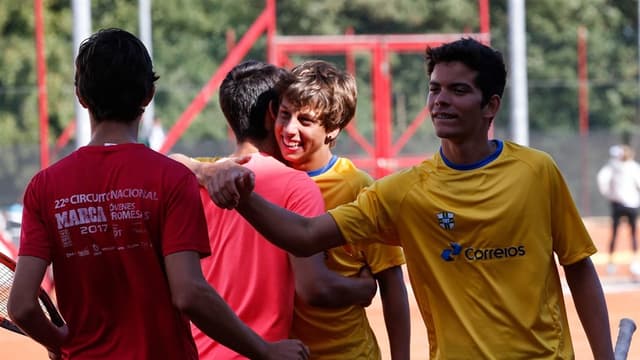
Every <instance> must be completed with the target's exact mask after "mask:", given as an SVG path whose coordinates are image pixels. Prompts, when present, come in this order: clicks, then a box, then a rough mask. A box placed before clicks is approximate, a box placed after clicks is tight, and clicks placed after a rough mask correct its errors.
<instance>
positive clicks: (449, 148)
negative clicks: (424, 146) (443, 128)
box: [441, 139, 496, 165]
mask: <svg viewBox="0 0 640 360" xmlns="http://www.w3.org/2000/svg"><path fill="white" fill-rule="evenodd" d="M441 146H442V152H443V153H444V156H445V157H446V158H447V160H449V161H451V162H452V163H455V164H459V165H466V164H473V163H475V162H478V161H480V160H482V159H485V158H486V157H487V156H489V155H491V154H492V153H493V152H494V151H495V150H496V144H495V142H493V141H490V140H488V139H483V140H482V141H479V142H476V143H469V142H464V143H456V142H454V141H452V140H448V139H442V141H441Z"/></svg>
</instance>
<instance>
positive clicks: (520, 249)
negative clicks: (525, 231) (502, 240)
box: [440, 242, 527, 261]
mask: <svg viewBox="0 0 640 360" xmlns="http://www.w3.org/2000/svg"><path fill="white" fill-rule="evenodd" d="M460 254H462V256H464V258H465V259H467V260H468V261H487V260H497V259H505V258H512V257H520V256H525V255H526V254H527V251H526V250H525V247H524V245H519V246H509V247H504V248H474V247H468V248H462V246H461V245H460V244H458V243H455V242H452V243H450V244H449V247H448V248H446V249H444V250H442V253H440V257H441V258H442V259H443V260H444V261H454V260H455V259H456V258H457V257H458V256H459V255H460Z"/></svg>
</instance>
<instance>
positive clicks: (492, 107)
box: [483, 95, 502, 119]
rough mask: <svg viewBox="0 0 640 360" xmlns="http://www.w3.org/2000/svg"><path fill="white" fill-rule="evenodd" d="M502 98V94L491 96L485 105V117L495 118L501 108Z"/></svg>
mask: <svg viewBox="0 0 640 360" xmlns="http://www.w3.org/2000/svg"><path fill="white" fill-rule="evenodd" d="M501 102H502V99H500V96H498V95H493V96H491V98H489V102H488V103H487V105H485V106H484V109H483V113H484V116H485V117H489V118H491V119H493V118H495V117H496V115H497V114H498V110H500V105H501Z"/></svg>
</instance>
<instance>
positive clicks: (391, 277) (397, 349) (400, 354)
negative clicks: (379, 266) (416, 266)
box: [375, 266, 411, 360]
mask: <svg viewBox="0 0 640 360" xmlns="http://www.w3.org/2000/svg"><path fill="white" fill-rule="evenodd" d="M375 278H376V279H377V280H378V283H379V284H380V297H381V299H382V310H383V314H384V323H385V325H386V327H387V334H388V336H389V345H390V348H391V359H393V360H409V358H410V357H411V316H410V315H409V299H408V296H407V287H406V286H405V283H404V277H403V275H402V267H400V266H394V267H392V268H389V269H386V270H383V271H381V272H379V273H377V274H375Z"/></svg>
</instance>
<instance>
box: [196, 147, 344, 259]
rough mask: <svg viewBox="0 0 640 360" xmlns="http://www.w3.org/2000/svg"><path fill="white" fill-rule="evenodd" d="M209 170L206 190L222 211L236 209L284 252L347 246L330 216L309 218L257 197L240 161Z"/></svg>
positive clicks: (309, 252) (214, 165)
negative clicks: (239, 163)
mask: <svg viewBox="0 0 640 360" xmlns="http://www.w3.org/2000/svg"><path fill="white" fill-rule="evenodd" d="M242 160H244V159H243V158H240V159H239V161H242ZM206 169H207V176H206V181H205V184H204V186H205V187H206V188H207V191H208V192H209V196H210V197H211V200H212V201H213V202H214V203H215V204H216V205H217V206H219V207H221V208H223V209H233V208H235V209H237V210H238V212H239V213H240V215H242V216H243V217H244V218H245V219H246V220H247V221H249V223H251V225H252V226H253V227H254V228H255V229H256V230H258V231H259V232H260V233H261V234H262V235H263V236H264V237H265V238H267V240H269V241H270V242H272V243H273V244H275V245H276V246H278V247H280V248H282V249H284V250H285V251H287V252H290V253H292V254H294V255H296V256H311V255H313V254H315V253H317V252H320V251H322V250H326V249H329V248H332V247H336V246H338V245H342V244H344V243H345V240H344V238H343V237H342V234H341V233H340V230H339V229H338V225H337V224H336V223H335V221H334V220H333V218H332V217H331V216H330V215H329V214H323V215H320V216H317V217H314V218H307V217H304V216H300V215H298V214H296V213H294V212H291V211H289V210H286V209H284V208H282V207H280V206H277V205H274V204H272V203H270V202H268V201H267V200H265V199H264V198H262V197H261V196H260V195H258V194H256V193H254V192H253V188H254V185H255V183H254V181H255V178H254V174H253V172H252V171H251V170H250V169H248V168H246V167H244V166H241V165H238V163H237V161H228V160H227V161H219V162H216V163H212V164H207V166H206Z"/></svg>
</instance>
